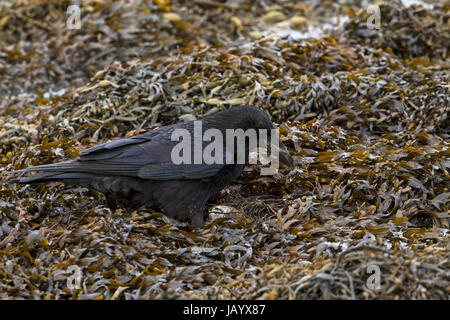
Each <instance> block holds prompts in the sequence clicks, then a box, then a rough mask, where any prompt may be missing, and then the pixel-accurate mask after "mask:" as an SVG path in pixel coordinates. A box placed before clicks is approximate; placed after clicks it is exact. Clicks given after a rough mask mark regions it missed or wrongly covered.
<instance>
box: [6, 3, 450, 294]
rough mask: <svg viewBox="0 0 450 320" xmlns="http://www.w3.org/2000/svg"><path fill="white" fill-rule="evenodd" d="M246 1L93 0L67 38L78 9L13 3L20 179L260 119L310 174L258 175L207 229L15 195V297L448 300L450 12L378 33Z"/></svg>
mask: <svg viewBox="0 0 450 320" xmlns="http://www.w3.org/2000/svg"><path fill="white" fill-rule="evenodd" d="M239 3H240V5H237V2H234V1H226V2H220V1H215V0H211V1H210V0H208V1H204V0H202V1H200V0H196V1H189V2H185V1H142V2H141V1H109V0H106V1H86V2H85V3H84V4H83V5H82V11H81V13H82V21H81V22H82V25H83V26H84V27H82V28H81V29H79V30H70V31H69V30H67V31H64V32H62V31H61V30H62V29H63V28H64V27H63V26H64V23H65V18H66V12H65V10H66V8H67V5H68V4H69V2H68V1H63V2H60V1H40V0H33V1H31V0H30V1H23V2H21V3H20V4H18V3H16V2H14V1H4V2H2V3H1V4H0V9H1V10H0V44H1V45H0V96H1V99H0V163H1V169H0V175H1V178H2V182H3V181H6V180H7V179H8V178H10V177H11V171H13V170H17V169H21V168H24V167H27V166H30V165H36V164H43V163H49V162H53V161H59V160H62V159H66V158H74V157H76V156H77V155H78V153H79V151H80V150H82V149H84V148H86V147H88V146H91V145H93V144H96V143H102V142H105V141H108V140H110V139H116V138H119V137H124V136H131V135H136V134H138V133H140V132H143V131H145V130H152V129H154V128H156V127H158V126H163V125H168V124H172V123H176V122H180V121H185V120H191V119H197V118H201V117H203V116H205V115H208V114H212V113H214V112H217V111H219V110H222V109H226V108H231V107H233V106H236V105H243V104H254V105H256V106H258V107H260V108H262V109H263V110H265V111H266V112H267V113H268V114H269V115H270V116H271V118H272V119H273V120H274V121H275V122H276V123H278V125H279V128H280V135H281V139H282V140H283V142H284V143H285V144H286V146H287V147H288V148H289V150H290V152H291V155H292V156H293V158H294V161H295V168H294V169H293V170H288V169H287V168H285V167H282V168H281V171H280V173H279V174H278V175H276V176H270V177H268V176H260V175H259V170H258V169H259V167H258V166H257V165H256V166H249V167H247V168H246V170H245V171H244V173H243V174H242V176H241V177H240V178H239V180H237V181H235V183H234V184H233V185H232V186H230V187H229V188H227V189H225V190H224V191H223V192H222V193H220V194H218V195H216V196H215V197H213V198H212V199H210V202H209V205H208V210H207V211H208V212H207V213H206V214H207V219H206V227H205V228H204V229H201V230H198V229H194V228H192V227H191V226H190V225H188V224H186V223H183V222H180V221H177V220H174V219H171V218H168V217H167V216H165V215H163V214H162V213H160V212H155V211H151V210H146V209H145V208H141V209H139V210H130V209H127V208H119V209H112V208H109V207H108V205H107V202H106V200H105V199H104V197H103V195H102V194H100V193H97V192H95V191H92V190H88V189H84V188H77V187H68V186H64V185H62V184H60V183H51V184H46V185H33V186H23V185H9V184H6V183H2V184H1V186H0V188H1V189H0V298H3V299H5V298H15V299H97V300H100V299H175V298H189V299H194V298H197V299H257V298H262V299H376V298H387V299H448V298H449V292H450V277H449V276H450V275H449V260H448V252H449V249H450V247H449V243H450V242H449V235H450V234H449V232H448V230H449V221H450V217H449V209H450V207H449V206H450V200H449V199H450V191H449V183H448V181H449V168H450V160H449V159H450V157H449V155H450V149H449V148H450V146H449V119H448V113H449V111H450V104H449V101H448V96H449V91H450V88H449V85H448V83H449V80H450V79H449V78H450V75H449V64H448V59H447V54H448V52H447V51H448V43H449V30H448V6H446V5H445V4H443V3H437V4H435V5H433V6H430V5H428V6H426V7H424V6H417V5H415V6H410V7H405V6H403V5H402V4H401V3H399V2H394V3H385V4H382V5H380V10H381V16H382V19H381V23H382V28H381V30H379V31H377V32H372V30H369V29H367V27H366V25H365V23H366V21H367V18H368V14H369V13H368V12H367V10H365V9H363V8H361V7H359V5H357V4H355V2H354V1H348V2H345V5H341V4H338V3H336V2H335V1H322V2H320V3H317V1H305V2H303V1H302V2H298V3H297V2H292V1H264V2H258V3H257V4H253V5H252V3H251V2H250V1H241V2H239ZM336 17H338V19H336ZM341 17H342V19H343V17H346V19H348V20H347V22H346V23H344V24H343V25H340V23H339V21H338V20H339V19H341ZM417 19H421V20H423V21H425V22H423V23H417ZM343 20H345V19H343ZM326 26H328V27H330V30H327V28H328V27H326ZM319 27H320V28H319ZM315 28H319V29H320V30H321V31H320V33H319V34H315V33H314V32H311V31H314V30H316V29H315ZM369 31H371V32H369ZM299 33H300V34H301V33H304V34H305V36H302V37H299ZM17 39H19V40H17ZM370 266H375V267H378V268H379V270H380V286H379V288H377V289H370V288H369V287H368V285H367V284H368V281H369V277H370V274H369V273H368V268H369V267H370Z"/></svg>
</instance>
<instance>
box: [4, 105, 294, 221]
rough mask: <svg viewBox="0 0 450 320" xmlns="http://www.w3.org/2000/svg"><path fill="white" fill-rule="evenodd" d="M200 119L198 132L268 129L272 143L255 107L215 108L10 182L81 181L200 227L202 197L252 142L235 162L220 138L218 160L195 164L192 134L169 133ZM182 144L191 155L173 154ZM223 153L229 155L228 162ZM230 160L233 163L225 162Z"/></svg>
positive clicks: (229, 174)
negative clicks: (183, 136)
mask: <svg viewBox="0 0 450 320" xmlns="http://www.w3.org/2000/svg"><path fill="white" fill-rule="evenodd" d="M194 122H196V123H194ZM199 123H200V124H201V132H200V133H204V132H206V130H208V129H215V131H212V132H213V133H214V132H215V133H221V134H222V135H223V137H226V134H227V131H229V129H233V130H236V129H242V130H243V131H246V130H248V129H255V130H259V129H265V130H269V133H268V139H267V140H268V144H269V145H271V146H273V145H274V144H273V143H272V142H271V138H270V137H271V136H270V130H271V129H274V127H273V124H272V122H271V121H270V119H269V117H268V116H267V115H266V114H265V113H264V112H263V111H261V110H260V109H259V108H257V107H254V106H241V107H234V108H231V109H229V110H225V111H222V112H218V113H216V114H214V115H211V116H208V117H205V118H204V119H203V120H201V121H187V122H183V123H178V124H174V125H170V126H166V127H161V128H159V129H156V130H153V131H150V132H146V133H143V134H140V135H137V136H134V137H131V138H125V139H119V140H114V141H111V142H107V143H104V144H101V145H98V146H95V147H92V148H89V149H86V150H84V151H82V152H81V156H80V157H78V158H77V159H75V160H70V161H64V162H59V163H54V164H48V165H40V166H35V167H30V168H27V169H23V170H19V171H20V172H28V171H40V172H41V173H38V174H36V175H34V176H31V177H19V178H16V179H13V180H11V181H10V182H18V183H38V182H48V181H62V182H64V183H66V184H71V185H81V186H83V187H87V188H91V189H94V190H97V191H100V192H102V193H103V194H105V196H106V197H107V198H112V199H114V200H115V201H116V202H117V203H118V204H120V205H122V206H125V207H139V206H142V205H143V206H146V207H149V208H153V209H160V210H162V211H163V212H164V213H165V214H167V215H168V216H171V217H180V218H187V219H188V220H189V221H190V222H191V224H192V225H194V226H195V227H203V225H204V221H203V212H204V209H205V204H206V201H207V200H208V199H209V198H210V197H211V196H213V195H214V194H216V193H218V192H219V191H220V190H222V189H223V188H224V187H226V186H228V185H229V184H230V183H231V182H232V181H233V180H234V179H236V178H237V177H238V176H239V175H240V174H241V172H242V170H243V169H244V166H245V162H246V161H248V159H249V152H250V148H251V145H250V143H249V141H248V139H247V140H246V143H245V148H243V149H244V153H245V154H244V162H242V161H241V162H239V161H238V160H239V159H238V154H237V153H238V149H237V146H238V143H235V145H234V146H233V149H231V151H230V152H227V150H230V148H228V149H227V147H226V146H225V144H226V143H225V140H226V138H225V139H223V141H222V142H220V141H219V142H218V144H217V145H216V146H218V145H220V146H223V151H224V152H222V155H220V152H219V151H221V150H218V149H217V150H216V151H214V152H211V155H214V156H215V155H217V156H218V158H219V159H223V161H222V162H221V161H216V162H215V163H211V162H209V164H206V163H205V161H204V160H203V159H202V158H200V162H198V158H197V162H196V160H195V159H194V158H195V154H197V156H198V152H199V150H198V149H197V150H195V146H194V145H195V143H196V142H195V141H194V139H193V137H192V139H191V140H188V141H180V140H181V139H180V137H178V140H177V139H174V131H175V130H177V129H178V132H179V133H180V132H181V133H183V132H184V133H188V134H193V136H195V133H196V132H195V130H197V129H195V126H196V125H197V126H198V125H199ZM227 129H228V130H227ZM183 130H184V131H183ZM175 138H176V137H175ZM196 139H197V138H196ZM202 139H204V138H202ZM216 139H217V138H216V136H214V140H213V139H212V138H210V141H211V142H209V144H211V143H212V142H213V141H214V142H215V140H216ZM233 139H234V138H233ZM277 139H278V137H277ZM196 141H197V140H196ZM181 142H186V143H187V144H186V146H188V147H189V146H191V147H192V148H191V151H190V153H186V149H184V150H183V152H179V154H177V153H173V151H174V148H175V147H176V146H177V145H178V148H180V143H181ZM207 145H208V142H207V141H203V140H202V141H201V143H200V147H201V148H205V147H206V146H207ZM196 146H197V147H198V146H199V145H198V144H197V145H196ZM273 148H276V147H275V146H274V147H273ZM241 150H242V149H241ZM278 151H279V152H278V153H279V160H280V161H282V162H283V163H285V164H286V165H288V166H292V158H291V156H290V155H289V152H288V151H287V149H286V147H285V146H284V145H283V144H282V143H281V142H280V143H279V148H278ZM200 152H201V151H200ZM216 152H217V153H216ZM174 154H175V155H178V156H181V157H182V156H185V158H183V159H185V160H186V161H184V162H183V161H182V163H175V162H179V159H178V158H177V159H178V160H176V161H174ZM230 154H232V155H231V156H230ZM226 155H228V157H229V159H228V160H227V159H226ZM191 156H192V158H191ZM230 159H231V162H233V163H230ZM189 162H190V163H189Z"/></svg>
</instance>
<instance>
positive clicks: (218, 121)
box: [204, 106, 293, 167]
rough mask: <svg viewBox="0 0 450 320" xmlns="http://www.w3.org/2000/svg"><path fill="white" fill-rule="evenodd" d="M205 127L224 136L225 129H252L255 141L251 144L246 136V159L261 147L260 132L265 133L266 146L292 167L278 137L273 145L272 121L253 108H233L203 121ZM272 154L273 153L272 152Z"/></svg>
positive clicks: (287, 153)
mask: <svg viewBox="0 0 450 320" xmlns="http://www.w3.org/2000/svg"><path fill="white" fill-rule="evenodd" d="M204 121H205V123H206V125H207V127H210V128H211V127H213V128H217V129H219V130H221V131H222V132H223V133H224V136H226V131H227V129H233V130H238V129H242V130H243V131H244V132H248V133H249V132H250V131H251V130H252V129H253V130H255V132H256V136H257V139H256V140H255V141H253V143H252V142H251V141H249V140H251V139H249V136H250V135H246V141H245V144H246V153H247V155H246V158H248V152H249V151H250V150H252V149H253V148H255V147H261V141H262V139H261V137H262V136H261V135H260V132H264V131H265V132H266V133H267V135H266V137H267V140H266V141H267V145H268V146H270V149H271V150H275V151H277V152H278V155H279V160H280V161H281V162H283V163H284V164H286V165H287V166H289V167H292V166H293V160H292V158H291V156H290V154H289V151H288V150H287V148H286V146H285V145H284V144H283V143H282V142H281V141H279V138H278V135H276V139H277V140H278V145H277V144H276V143H274V142H275V141H273V138H272V137H273V136H272V130H273V129H275V127H274V125H273V123H272V121H271V120H270V118H269V117H268V116H267V114H266V113H265V112H264V111H262V110H261V109H259V108H258V107H255V106H239V107H234V108H231V109H228V110H225V111H222V112H219V113H216V114H214V115H213V116H210V117H207V118H205V119H204ZM272 152H273V151H272Z"/></svg>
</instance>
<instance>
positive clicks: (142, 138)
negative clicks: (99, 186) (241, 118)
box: [20, 126, 224, 180]
mask: <svg viewBox="0 0 450 320" xmlns="http://www.w3.org/2000/svg"><path fill="white" fill-rule="evenodd" d="M174 128H176V127H175V126H168V127H163V128H161V129H158V130H154V131H151V132H147V133H144V134H141V135H138V136H134V137H131V138H126V139H119V140H114V141H111V142H107V143H104V144H101V145H98V146H95V147H92V148H89V149H86V150H84V151H82V152H81V156H80V157H79V158H78V159H76V160H71V161H64V162H59V163H54V164H48V165H42V166H35V167H31V168H27V169H24V170H20V171H43V172H80V173H94V174H98V175H121V176H131V177H139V178H142V179H148V180H175V179H201V178H207V177H211V176H214V175H216V174H217V173H218V172H219V171H220V170H221V169H222V168H223V167H224V164H211V165H207V164H175V163H174V162H173V161H172V158H171V154H172V149H173V148H174V147H175V145H177V143H178V142H176V141H171V133H172V131H173V129H174ZM191 155H193V152H192V153H191ZM192 159H193V157H192Z"/></svg>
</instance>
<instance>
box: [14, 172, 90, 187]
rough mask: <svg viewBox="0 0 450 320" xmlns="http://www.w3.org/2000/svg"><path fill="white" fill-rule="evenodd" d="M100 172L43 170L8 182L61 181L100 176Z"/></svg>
mask: <svg viewBox="0 0 450 320" xmlns="http://www.w3.org/2000/svg"><path fill="white" fill-rule="evenodd" d="M98 176H99V175H98V174H94V173H86V172H43V173H38V174H35V175H34V176H31V177H17V178H14V179H11V180H9V181H8V183H23V184H28V183H40V182H49V181H61V180H67V179H82V178H94V177H98Z"/></svg>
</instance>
